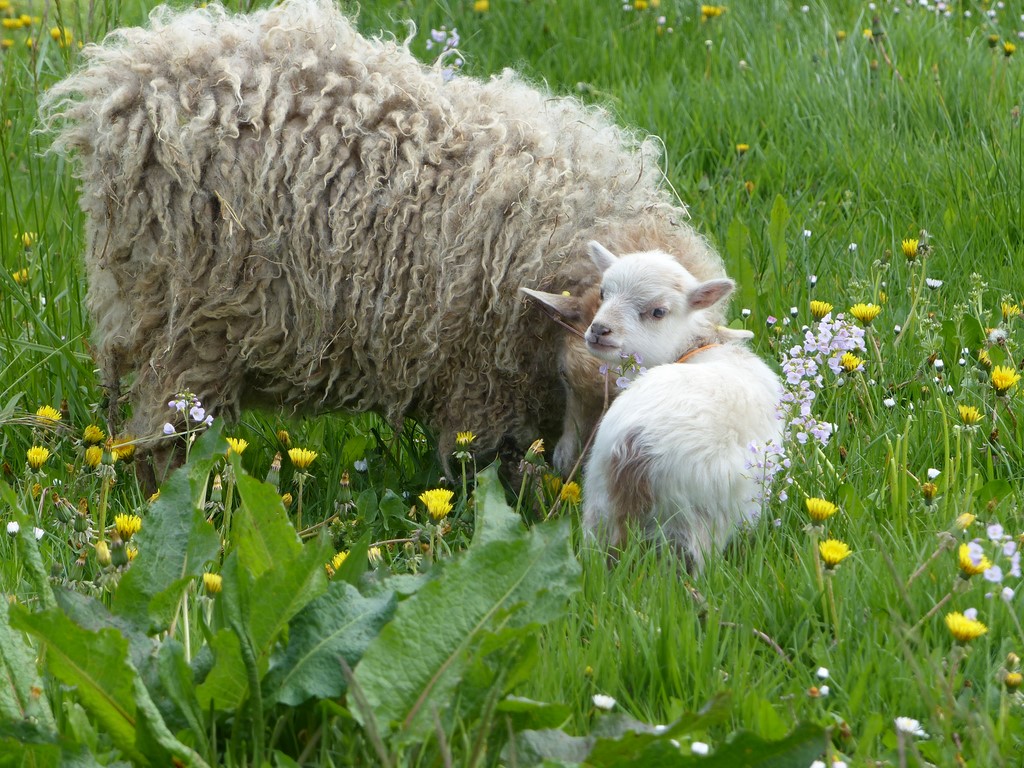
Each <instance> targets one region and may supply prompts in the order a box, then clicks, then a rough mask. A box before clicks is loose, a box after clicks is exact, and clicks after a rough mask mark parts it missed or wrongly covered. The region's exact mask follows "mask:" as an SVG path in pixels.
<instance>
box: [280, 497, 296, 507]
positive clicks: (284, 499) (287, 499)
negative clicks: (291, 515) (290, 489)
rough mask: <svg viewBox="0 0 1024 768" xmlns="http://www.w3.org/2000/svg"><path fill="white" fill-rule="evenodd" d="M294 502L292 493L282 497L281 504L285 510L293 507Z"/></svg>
mask: <svg viewBox="0 0 1024 768" xmlns="http://www.w3.org/2000/svg"><path fill="white" fill-rule="evenodd" d="M292 501H293V499H292V495H291V494H290V493H285V494H282V495H281V503H282V504H284V508H285V509H288V507H290V506H291V505H292Z"/></svg>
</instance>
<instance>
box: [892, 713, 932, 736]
mask: <svg viewBox="0 0 1024 768" xmlns="http://www.w3.org/2000/svg"><path fill="white" fill-rule="evenodd" d="M896 730H897V731H902V732H903V733H909V734H910V735H911V736H920V737H921V738H922V739H927V738H928V734H927V733H925V730H924V728H922V727H921V722H920V721H919V720H915V719H914V718H912V717H897V718H896Z"/></svg>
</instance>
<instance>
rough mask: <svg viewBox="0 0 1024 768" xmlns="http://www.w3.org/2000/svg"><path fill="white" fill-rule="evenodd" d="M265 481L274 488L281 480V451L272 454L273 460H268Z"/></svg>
mask: <svg viewBox="0 0 1024 768" xmlns="http://www.w3.org/2000/svg"><path fill="white" fill-rule="evenodd" d="M267 482H268V483H270V484H271V485H272V486H274V487H275V488H277V487H278V485H279V483H280V482H281V452H280V451H278V452H277V453H275V454H274V460H273V461H271V462H270V469H269V470H268V471H267Z"/></svg>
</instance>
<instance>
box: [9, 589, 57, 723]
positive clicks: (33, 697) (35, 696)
mask: <svg viewBox="0 0 1024 768" xmlns="http://www.w3.org/2000/svg"><path fill="white" fill-rule="evenodd" d="M9 608H10V604H9V603H8V602H7V596H6V595H0V721H4V720H6V721H9V722H29V721H30V722H32V723H35V724H37V725H38V727H39V728H40V730H41V731H42V732H44V733H45V732H56V728H57V725H56V723H55V722H54V719H53V712H52V710H51V709H50V702H49V699H47V697H46V691H45V689H44V687H43V682H42V679H41V678H40V677H39V672H38V670H37V669H36V654H35V652H34V651H33V649H32V648H31V647H30V646H29V644H28V643H27V642H26V641H25V637H24V635H22V634H21V633H20V632H15V631H14V630H13V629H11V626H10V623H9Z"/></svg>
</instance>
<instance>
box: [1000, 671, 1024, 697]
mask: <svg viewBox="0 0 1024 768" xmlns="http://www.w3.org/2000/svg"><path fill="white" fill-rule="evenodd" d="M1022 683H1024V675H1021V673H1020V672H1007V673H1006V677H1004V678H1003V685H1005V686H1006V690H1008V691H1010V692H1011V693H1013V692H1014V691H1016V690H1017V689H1018V688H1020V686H1021V684H1022Z"/></svg>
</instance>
